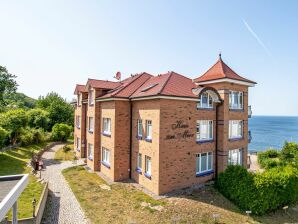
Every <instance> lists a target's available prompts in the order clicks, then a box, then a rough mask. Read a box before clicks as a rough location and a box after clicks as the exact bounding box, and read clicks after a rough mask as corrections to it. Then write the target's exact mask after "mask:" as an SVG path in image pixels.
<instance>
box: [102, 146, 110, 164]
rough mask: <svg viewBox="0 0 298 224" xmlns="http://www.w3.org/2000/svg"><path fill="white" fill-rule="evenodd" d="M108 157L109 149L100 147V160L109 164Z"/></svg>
mask: <svg viewBox="0 0 298 224" xmlns="http://www.w3.org/2000/svg"><path fill="white" fill-rule="evenodd" d="M110 159H111V150H109V149H107V148H105V147H102V162H104V163H105V165H108V166H110V164H111V163H110Z"/></svg>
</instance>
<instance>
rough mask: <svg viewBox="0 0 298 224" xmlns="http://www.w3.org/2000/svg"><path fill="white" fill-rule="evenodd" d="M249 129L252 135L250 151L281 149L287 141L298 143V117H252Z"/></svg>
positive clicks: (249, 121)
mask: <svg viewBox="0 0 298 224" xmlns="http://www.w3.org/2000/svg"><path fill="white" fill-rule="evenodd" d="M248 127H249V130H250V131H251V135H252V140H251V143H250V144H249V145H248V150H249V151H264V150H266V149H268V148H273V149H281V148H282V146H283V144H284V142H285V141H294V142H297V143H298V117H289V116H252V117H251V118H249V119H248Z"/></svg>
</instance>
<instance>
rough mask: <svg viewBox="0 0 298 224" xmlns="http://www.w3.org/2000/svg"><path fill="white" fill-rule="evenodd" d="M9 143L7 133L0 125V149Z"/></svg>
mask: <svg viewBox="0 0 298 224" xmlns="http://www.w3.org/2000/svg"><path fill="white" fill-rule="evenodd" d="M8 143H9V133H8V131H6V130H5V129H4V128H1V127H0V149H1V148H3V147H4V146H6V145H8Z"/></svg>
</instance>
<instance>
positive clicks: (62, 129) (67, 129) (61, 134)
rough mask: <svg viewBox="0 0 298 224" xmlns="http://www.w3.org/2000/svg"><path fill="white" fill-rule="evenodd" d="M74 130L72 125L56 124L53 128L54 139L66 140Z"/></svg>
mask: <svg viewBox="0 0 298 224" xmlns="http://www.w3.org/2000/svg"><path fill="white" fill-rule="evenodd" d="M71 132H72V127H71V126H69V125H67V124H55V125H54V126H53V128H52V139H53V140H54V141H63V142H66V141H67V139H68V138H69V136H70V134H71Z"/></svg>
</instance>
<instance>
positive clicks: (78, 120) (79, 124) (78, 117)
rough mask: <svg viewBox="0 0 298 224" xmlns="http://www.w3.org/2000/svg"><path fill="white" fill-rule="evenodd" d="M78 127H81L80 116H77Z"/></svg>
mask: <svg viewBox="0 0 298 224" xmlns="http://www.w3.org/2000/svg"><path fill="white" fill-rule="evenodd" d="M76 126H77V127H78V128H80V127H81V117H80V115H77V116H76Z"/></svg>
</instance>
